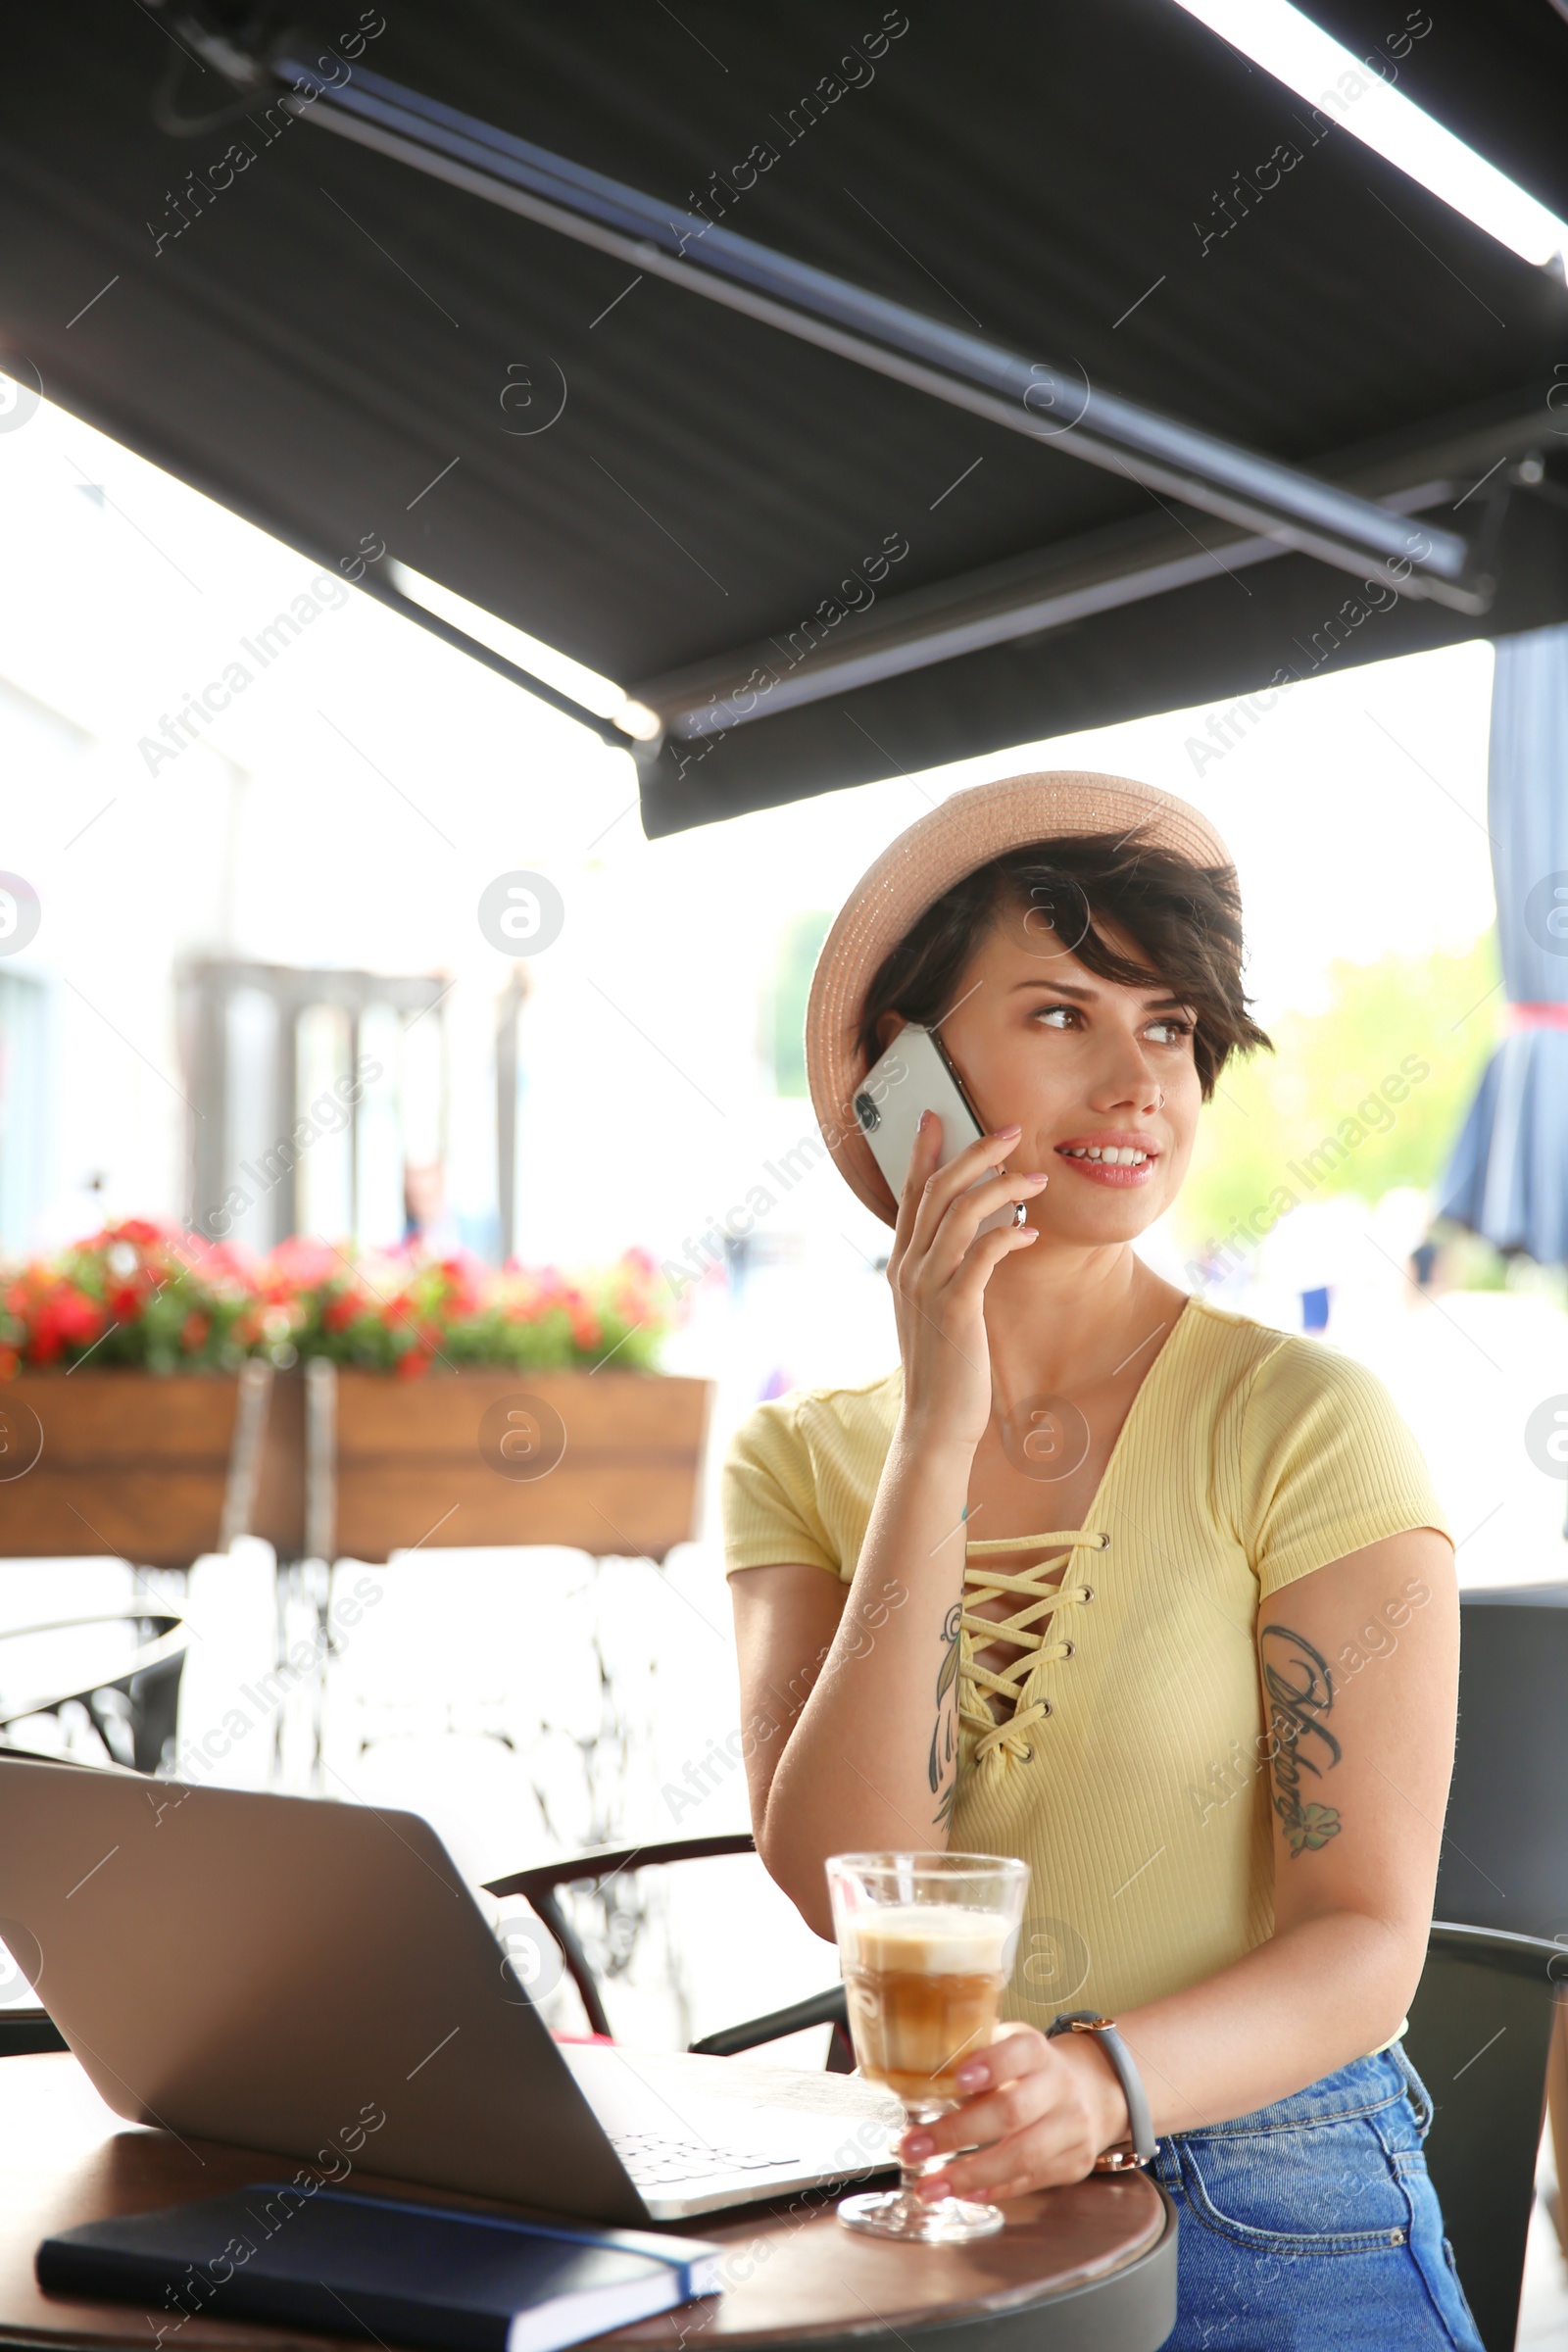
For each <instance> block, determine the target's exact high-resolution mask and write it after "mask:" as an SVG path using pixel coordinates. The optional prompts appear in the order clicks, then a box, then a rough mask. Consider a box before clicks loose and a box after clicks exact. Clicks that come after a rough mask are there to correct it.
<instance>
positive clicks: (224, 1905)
mask: <svg viewBox="0 0 1568 2352" xmlns="http://www.w3.org/2000/svg"><path fill="white" fill-rule="evenodd" d="M0 1941H3V1942H4V1943H5V1944H6V1946H7V1947H8V1948H9V1950H10V1951H11V1953H12V1956H13V1957H14V1958H15V1959H16V1961H17V1963H18V1965H19V1966H20V1968H21V1969H22V1972H23V1974H24V1975H25V1977H26V1978H27V1980H28V1982H29V1983H30V1984H31V1985H32V1987H33V1990H34V1992H35V1993H36V1995H37V1997H38V1999H39V2000H40V2001H41V2002H42V2004H43V2006H44V2007H45V2008H46V2009H47V2011H48V2013H49V2015H50V2017H51V2018H52V2019H53V2020H54V2022H55V2024H56V2026H58V2028H59V2029H60V2032H61V2033H62V2034H64V2036H65V2038H66V2040H67V2041H68V2042H69V2043H70V2045H71V2048H72V2050H73V2052H74V2054H75V2056H76V2057H77V2058H78V2059H79V2060H80V2062H81V2064H82V2066H83V2068H84V2069H85V2070H86V2072H87V2074H88V2076H89V2077H90V2078H91V2080H92V2082H93V2084H94V2086H95V2087H96V2089H97V2090H98V2091H99V2093H100V2094H101V2095H102V2097H103V2098H104V2099H105V2100H106V2102H107V2103H108V2105H109V2106H110V2107H112V2108H113V2109H114V2110H115V2111H116V2113H117V2114H120V2115H123V2116H126V2117H128V2118H129V2119H130V2120H131V2121H133V2122H135V2123H139V2124H155V2125H161V2126H162V2127H163V2128H164V2129H165V2130H166V2131H172V2132H175V2133H176V2134H178V2135H180V2136H181V2137H184V2138H192V2139H196V2138H200V2139H219V2140H228V2141H231V2142H234V2143H236V2144H238V2145H239V2146H242V2147H247V2148H257V2149H266V2150H268V2151H269V2152H270V2153H273V2154H276V2155H280V2156H290V2157H294V2158H296V2159H298V2160H299V2162H300V2163H302V2164H305V2165H309V2166H311V2167H313V2168H314V2169H315V2170H316V2171H317V2172H318V2173H321V2172H324V2173H326V2174H327V2175H328V2177H329V2178H330V2179H333V2180H346V2179H347V2178H348V2177H349V2175H350V2173H360V2174H364V2173H372V2174H385V2175H390V2176H391V2177H393V2178H394V2179H398V2180H411V2181H419V2182H423V2183H425V2184H428V2185H429V2186H432V2187H437V2188H447V2189H454V2190H460V2191H465V2192H466V2193H468V2194H471V2195H475V2196H484V2197H498V2198H504V2199H506V2200H508V2201H510V2202H515V2203H517V2204H524V2205H533V2206H537V2207H541V2208H543V2209H544V2210H545V2211H546V2212H551V2213H562V2214H571V2215H574V2216H578V2217H580V2218H583V2219H587V2220H591V2221H598V2222H605V2223H610V2224H613V2225H619V2226H622V2227H633V2228H634V2227H636V2226H637V2225H639V2224H646V2223H648V2222H650V2221H661V2222H663V2221H681V2220H684V2219H686V2218H687V2217H689V2216H691V2215H694V2214H699V2213H710V2212H713V2211H716V2210H717V2209H718V2208H720V2207H722V2206H728V2205H739V2204H746V2203H750V2202H753V2201H755V2200H758V2199H760V2198H766V2197H777V2196H780V2195H783V2194H786V2193H788V2192H789V2191H792V2190H795V2189H804V2188H814V2187H819V2186H822V2185H824V2184H826V2183H828V2182H830V2181H834V2180H858V2179H860V2178H863V2177H864V2176H865V2175H866V2174H868V2173H871V2172H877V2171H884V2170H886V2168H887V2166H888V2165H889V2163H890V2162H891V2161H892V2159H891V2157H890V2154H889V2137H890V2131H891V2130H892V2129H896V2128H897V2124H898V2108H897V2102H896V2101H890V2100H889V2099H888V2098H887V2096H886V2095H885V2094H884V2093H882V2092H880V2091H877V2090H875V2089H874V2088H873V2087H872V2086H871V2085H870V2084H867V2083H861V2082H857V2081H855V2080H853V2079H850V2078H846V2077H843V2076H832V2075H827V2074H825V2073H824V2074H823V2075H821V2076H819V2077H818V2076H813V2075H810V2074H808V2073H804V2072H803V2073H800V2074H793V2073H789V2072H787V2071H786V2070H784V2069H782V2068H768V2067H761V2066H754V2065H751V2064H748V2063H746V2062H744V2061H737V2060H734V2059H722V2058H700V2057H687V2056H674V2055H669V2056H665V2057H658V2056H647V2055H642V2054H637V2053H632V2052H628V2051H622V2050H620V2049H618V2048H613V2047H610V2046H607V2045H604V2044H599V2045H587V2044H585V2045H580V2046H579V2045H570V2044H560V2043H557V2042H556V2041H555V2040H553V2038H552V2037H551V2034H550V2033H549V2030H548V2029H547V2027H546V2026H545V2024H544V2022H543V2020H542V2018H541V2017H540V2015H539V2013H538V2011H537V2009H535V2007H534V2006H533V2003H532V2002H531V2001H530V1999H529V1998H528V1994H527V1991H526V1988H525V1987H524V1986H523V1985H522V1984H521V1982H520V1981H519V1979H518V1978H517V1977H516V1976H515V1973H514V1971H513V1969H512V1967H511V1965H510V1963H509V1962H508V1960H507V1959H506V1956H505V1955H504V1953H503V1952H502V1951H501V1948H500V1946H499V1944H498V1942H497V1940H496V1937H495V1936H494V1935H493V1934H492V1932H491V1930H490V1928H489V1926H488V1925H487V1923H486V1921H485V1918H484V1914H483V1913H482V1912H481V1910H480V1909H479V1907H478V1905H477V1903H476V1902H475V1901H474V1899H473V1896H472V1894H471V1893H470V1892H469V1890H468V1888H467V1887H466V1885H465V1883H464V1881H463V1879H462V1878H461V1876H460V1875H459V1872H458V1870H457V1867H456V1865H455V1864H454V1862H453V1860H452V1857H451V1856H450V1854H449V1853H448V1852H447V1850H446V1848H445V1846H444V1845H443V1844H442V1843H441V1840H440V1838H438V1837H437V1836H436V1834H435V1832H434V1831H433V1830H432V1829H431V1827H430V1825H429V1823H428V1822H426V1821H423V1820H421V1819H420V1818H419V1817H418V1816H417V1814H412V1813H398V1812H385V1811H378V1810H375V1809H373V1808H372V1807H370V1806H368V1805H358V1804H340V1803H337V1802H335V1801H333V1800H331V1799H328V1798H313V1797H292V1796H274V1795H266V1794H257V1793H253V1792H251V1791H247V1790H238V1789H211V1788H191V1787H187V1786H186V1785H185V1784H183V1783H181V1782H178V1781H153V1780H148V1779H144V1778H142V1777H141V1776H139V1775H133V1774H129V1773H123V1772H118V1771H100V1770H96V1769H88V1768H83V1767H79V1766H74V1765H71V1764H56V1763H48V1762H28V1761H25V1760H24V1759H22V1758H20V1757H15V1756H11V1757H5V1758H3V1759H0Z"/></svg>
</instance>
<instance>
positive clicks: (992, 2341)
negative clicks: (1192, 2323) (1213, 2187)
mask: <svg viewBox="0 0 1568 2352" xmlns="http://www.w3.org/2000/svg"><path fill="white" fill-rule="evenodd" d="M278 2165H279V2159H278V2158H277V2157H276V2156H268V2155H264V2154H260V2153H258V2152H256V2151H255V2150H251V2149H245V2148H234V2147H229V2146H227V2145H224V2144H221V2143H220V2142H218V2141H215V2140H203V2141H200V2142H192V2141H187V2140H183V2139H180V2138H178V2137H176V2136H175V2134H174V2133H172V2132H170V2131H152V2130H149V2129H146V2128H144V2127H142V2126H140V2125H134V2124H126V2123H124V2122H123V2120H122V2119H121V2118H120V2117H119V2116H117V2115H115V2114H113V2113H112V2111H111V2110H110V2109H109V2108H108V2107H106V2106H105V2105H104V2103H103V2101H102V2100H101V2099H100V2098H99V2096H98V2093H97V2092H96V2091H95V2090H94V2089H93V2087H92V2085H91V2083H90V2082H88V2080H87V2078H86V2076H85V2075H84V2074H83V2073H82V2071H81V2069H80V2067H79V2066H78V2065H77V2064H76V2061H75V2060H74V2058H73V2057H71V2056H69V2055H68V2054H65V2053H62V2052H49V2053H46V2054H38V2055H33V2056H28V2057H17V2058H6V2059H3V2060H0V2341H3V2340H5V2339H10V2340H11V2341H17V2340H21V2341H22V2342H25V2343H26V2344H28V2345H30V2346H38V2345H40V2344H56V2345H62V2346H64V2345H72V2346H81V2347H86V2348H89V2352H130V2348H131V2347H134V2348H135V2352H149V2347H150V2346H151V2345H153V2344H154V2343H155V2342H156V2323H157V2321H158V2320H159V2319H163V2320H165V2321H166V2322H167V2320H168V2317H169V2315H168V2313H167V2312H163V2313H158V2314H149V2313H148V2312H147V2311H145V2310H142V2309H132V2308H131V2307H130V2306H128V2305H121V2304H113V2303H87V2302H67V2301H65V2300H64V2299H62V2298H58V2297H55V2296H50V2295H45V2294H43V2293H42V2292H41V2291H40V2289H39V2287H38V2284H37V2281H36V2279H35V2278H34V2277H33V2269H32V2258H33V2253H34V2250H35V2248H36V2247H37V2245H38V2242H39V2240H40V2238H43V2237H45V2236H48V2235H50V2234H51V2233H53V2232H55V2231H57V2230H60V2229H71V2228H73V2226H74V2225H75V2224H77V2223H80V2222H87V2221H94V2220H101V2219H103V2218H105V2217H106V2216H108V2215H111V2214H121V2213H138V2212H147V2211H150V2210H152V2209H153V2208H155V2207H158V2206H163V2205H176V2204H182V2203H185V2202H187V2201H189V2200H193V2199H195V2198H198V2197H212V2196H219V2195H221V2194H223V2193H224V2192H226V2191H228V2190H231V2189H235V2188H240V2187H243V2186H244V2185H246V2183H248V2182H250V2181H254V2180H269V2179H271V2178H273V2177H274V2176H275V2175H276V2173H277V2170H278ZM354 2185H355V2187H356V2188H357V2189H359V2190H361V2191H374V2190H377V2189H380V2190H384V2191H385V2192H386V2193H388V2194H393V2193H396V2194H398V2195H400V2196H405V2197H413V2198H417V2199H419V2200H420V2201H422V2202H425V2203H429V2204H457V2203H464V2204H468V2205H472V2206H475V2207H484V2208H485V2209H486V2210H489V2211H509V2210H511V2211H520V2210H522V2209H521V2208H508V2207H501V2206H496V2205H494V2204H490V2205H488V2206H487V2205H486V2201H485V2200H484V2199H481V2198H465V2199H459V2198H454V2197H449V2196H446V2195H444V2194H443V2193H442V2192H441V2191H439V2190H436V2189H430V2188H422V2187H415V2186H411V2185H410V2184H409V2183H407V2182H403V2181H393V2180H373V2179H368V2178H364V2177H359V2176H357V2177H356V2180H355V2183H354ZM833 2207H834V2200H833V2197H832V2196H831V2195H828V2196H823V2195H821V2194H820V2193H813V2194H811V2195H807V2196H798V2197H794V2198H790V2199H788V2200H778V2201H776V2202H775V2203H773V2204H770V2205H750V2206H740V2207H730V2208H729V2209H728V2210H727V2211H725V2212H724V2213H721V2214H704V2215H703V2216H701V2218H700V2219H698V2220H695V2221H693V2222H690V2223H687V2224H685V2225H683V2228H684V2229H685V2232H686V2233H687V2234H689V2235H693V2236H700V2237H704V2238H709V2239H712V2240H716V2241H717V2242H719V2243H721V2244H722V2245H724V2246H725V2247H726V2248H727V2249H729V2251H728V2256H727V2260H726V2264H725V2291H724V2293H723V2294H721V2295H717V2296H711V2297H707V2298H705V2299H704V2300H703V2301H702V2302H699V2303H688V2304H686V2305H684V2306H683V2307H682V2308H681V2309H680V2310H678V2311H673V2312H666V2313H662V2314H661V2316H660V2317H659V2318H658V2319H654V2320H648V2321H643V2322H641V2323H640V2324H639V2325H638V2326H636V2327H627V2328H622V2329H620V2330H618V2331H617V2332H615V2333H614V2334H612V2335H605V2336H598V2337H595V2338H594V2342H595V2344H596V2345H597V2346H599V2347H600V2348H601V2352H609V2348H610V2347H611V2346H614V2347H617V2352H618V2348H621V2347H624V2352H631V2348H632V2347H633V2346H636V2347H641V2348H642V2352H654V2348H673V2347H680V2346H691V2345H698V2346H701V2345H705V2344H711V2345H712V2346H713V2347H714V2352H770V2348H771V2347H779V2348H780V2352H782V2347H784V2346H786V2345H791V2346H799V2345H809V2346H810V2347H811V2352H840V2348H841V2347H842V2348H843V2352H849V2347H851V2346H855V2347H856V2348H857V2352H867V2347H868V2345H870V2344H871V2343H873V2342H874V2341H875V2340H876V2339H877V2338H879V2337H880V2338H882V2339H884V2340H885V2341H886V2342H888V2343H889V2344H890V2345H897V2344H902V2345H904V2346H905V2347H906V2348H907V2352H960V2347H962V2352H1156V2347H1157V2346H1158V2345H1160V2344H1162V2343H1163V2342H1164V2340H1165V2338H1166V2336H1167V2335H1168V2334H1169V2333H1170V2331H1171V2329H1172V2327H1174V2326H1175V2323H1176V2215H1175V2212H1174V2210H1173V2208H1172V2206H1171V2204H1170V2201H1169V2199H1168V2198H1167V2197H1166V2196H1165V2194H1164V2192H1163V2190H1161V2189H1160V2188H1158V2187H1157V2186H1156V2185H1155V2183H1154V2182H1153V2181H1152V2180H1149V2179H1148V2177H1147V2176H1146V2175H1145V2174H1143V2173H1130V2174H1125V2175H1122V2176H1119V2177H1118V2176H1114V2175H1103V2176H1099V2177H1097V2178H1095V2179H1093V2180H1084V2181H1080V2182H1079V2183H1078V2184H1077V2185H1076V2186H1074V2187H1071V2188H1053V2189H1043V2190H1040V2191H1038V2192H1037V2193H1035V2194H1034V2195H1032V2196H1027V2197H1017V2198H1013V2199H1011V2200H1009V2202H1008V2204H1007V2206H1006V2208H1005V2210H1006V2215H1007V2222H1006V2227H1005V2229H1002V2230H1000V2231H998V2233H997V2234H996V2235H995V2236H994V2237H987V2238H980V2239H978V2240H976V2241H975V2242H974V2243H973V2244H971V2245H967V2246H902V2245H898V2244H896V2243H893V2242H890V2241H889V2240H887V2239H885V2238H875V2237H867V2236H863V2235H861V2234H859V2233H858V2232H856V2231H853V2230H849V2229H844V2228H843V2227H842V2225H841V2224H840V2223H839V2221H838V2219H837V2217H836V2215H835V2213H834V2209H833ZM177 2340H178V2352H309V2348H310V2347H312V2346H318V2347H322V2348H323V2352H324V2348H325V2347H328V2346H341V2344H342V2341H343V2339H342V2338H341V2337H326V2336H313V2335H308V2334H306V2333H304V2332H303V2331H296V2330H293V2329H288V2330H284V2329H280V2328H276V2327H264V2326H257V2325H252V2324H250V2323H248V2322H244V2321H237V2320H236V2321H225V2320H220V2319H216V2318H212V2317H209V2316H207V2315H205V2314H203V2315H200V2316H194V2317H192V2318H190V2319H188V2320H186V2321H185V2322H184V2324H183V2325H182V2326H181V2327H180V2330H179V2336H178V2339H177Z"/></svg>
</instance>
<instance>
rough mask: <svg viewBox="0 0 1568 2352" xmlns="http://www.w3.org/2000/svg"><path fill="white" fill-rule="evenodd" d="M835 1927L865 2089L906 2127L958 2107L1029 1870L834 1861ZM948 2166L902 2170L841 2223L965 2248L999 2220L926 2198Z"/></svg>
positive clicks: (898, 1857) (979, 2208)
mask: <svg viewBox="0 0 1568 2352" xmlns="http://www.w3.org/2000/svg"><path fill="white" fill-rule="evenodd" d="M827 1879H828V1890H829V1893H830V1895H831V1897H832V1902H833V1927H834V1933H835V1934H836V1936H837V1937H838V1946H839V1961H840V1965H841V1967H842V1969H843V1972H844V1982H845V1985H846V1987H847V1991H848V2005H849V2012H850V2032H851V2034H853V2036H854V2039H855V2055H856V2058H857V2060H858V2064H859V2070H860V2074H861V2077H862V2079H863V2080H864V2081H865V2082H879V2083H882V2084H884V2085H885V2086H886V2088H888V2089H889V2090H892V2091H895V2092H896V2093H897V2094H898V2096H899V2097H900V2098H901V2099H902V2100H903V2102H904V2110H905V2115H906V2118H907V2123H908V2124H909V2125H910V2126H913V2125H917V2124H929V2123H932V2122H933V2121H934V2120H935V2119H936V2117H938V2116H939V2115H946V2114H947V2113H948V2111H949V2109H950V2108H953V2107H956V2106H957V2105H958V2104H959V2102H960V2100H961V2099H962V2096H963V2093H962V2092H961V2091H960V2090H959V2088H958V2084H957V2081H956V2075H957V2070H958V2068H959V2067H960V2066H961V2065H962V2064H963V2062H964V2060H965V2059H966V2058H967V2057H969V2056H970V2055H971V2054H972V2053H973V2052H974V2051H975V2050H977V2049H981V2048H983V2047H984V2046H985V2044H986V2043H987V2042H988V2041H989V2040H990V2039H991V2035H992V2032H993V2030H994V2028H995V2026H996V2023H997V2018H998V2015H999V2012H1000V2010H1001V2006H1002V1996H1003V1993H1004V1992H1005V1989H1006V1985H1007V1979H1008V1977H1009V1976H1010V1975H1011V1973H1012V1958H1013V1952H1014V1950H1015V1948H1016V1946H1017V1941H1018V1929H1019V1925H1020V1922H1021V1921H1022V1918H1023V1906H1024V1896H1025V1894H1026V1893H1027V1891H1028V1887H1029V1865H1028V1863H1027V1862H1017V1861H1013V1860H1011V1859H1010V1858H1007V1857H1005V1856H998V1855H996V1854H945V1853H929V1854H918V1853H910V1854H835V1855H834V1856H833V1857H832V1858H831V1859H830V1861H829V1862H828V1865H827ZM949 2161H950V2159H949V2158H947V2157H945V2156H936V2157H931V2158H929V2159H928V2160H927V2161H926V2162H925V2163H923V2164H915V2165H908V2164H907V2165H905V2166H904V2167H903V2174H904V2178H903V2180H902V2182H901V2184H900V2186H899V2187H898V2188H897V2189H891V2190H885V2191H882V2192H880V2193H875V2192H873V2193H867V2194H864V2195H860V2196H855V2197H846V2198H844V2200H843V2202H842V2203H841V2204H840V2206H839V2209H838V2210H839V2220H840V2221H841V2222H843V2223H845V2224H846V2225H847V2227H848V2228H849V2229H868V2230H871V2231H873V2232H874V2233H875V2234H876V2235H877V2236H878V2237H903V2238H909V2239H912V2240H914V2241H916V2242H917V2243H919V2244H922V2245H961V2244H963V2243H964V2241H965V2240H966V2239H968V2238H972V2237H989V2236H990V2234H991V2232H992V2231H993V2230H994V2229H1001V2228H1002V2225H1003V2221H1004V2218H1005V2217H1004V2215H1003V2214H1002V2212H1001V2210H1000V2208H999V2207H997V2206H995V2205H981V2204H976V2203H973V2202H971V2201H970V2200H968V2199H966V2198H963V2197H936V2198H924V2197H922V2196H920V2194H919V2193H918V2189H917V2185H916V2184H917V2182H918V2181H919V2180H921V2179H922V2178H923V2177H924V2176H925V2175H927V2174H930V2173H935V2172H940V2171H941V2170H942V2168H943V2166H944V2165H945V2164H947V2163H948V2162H949Z"/></svg>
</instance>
